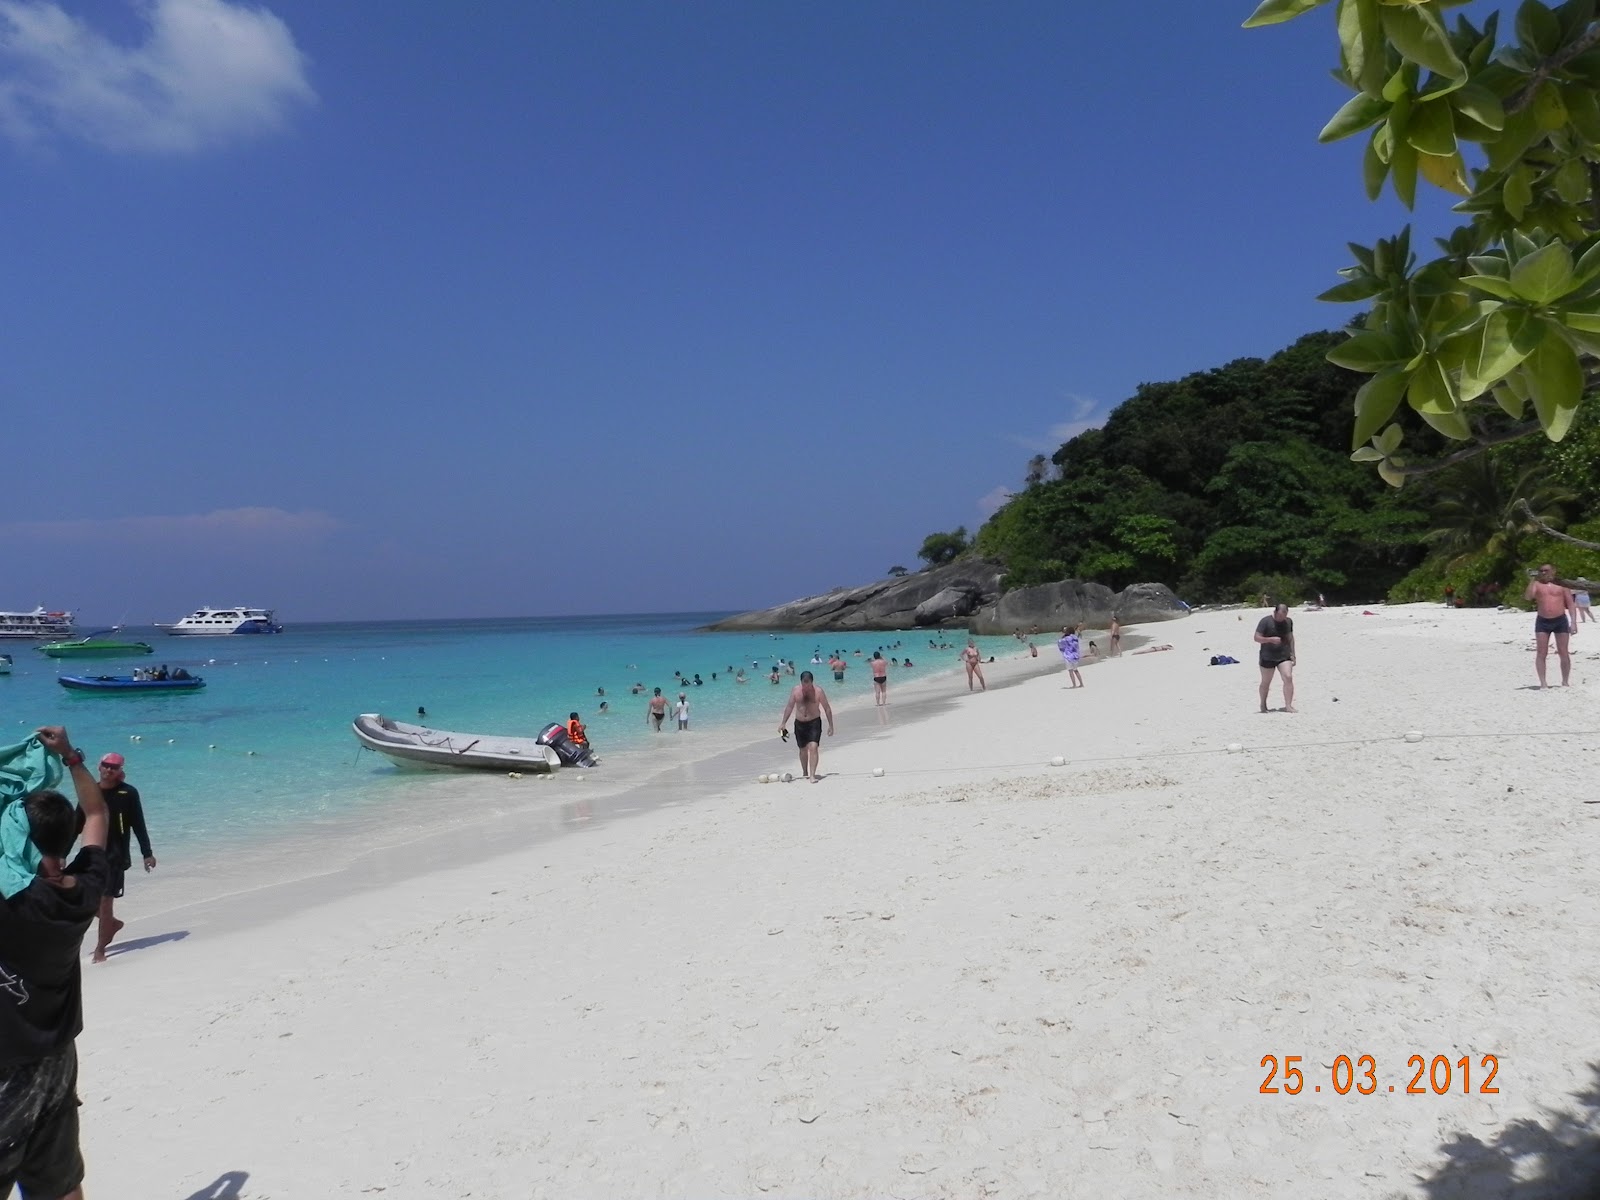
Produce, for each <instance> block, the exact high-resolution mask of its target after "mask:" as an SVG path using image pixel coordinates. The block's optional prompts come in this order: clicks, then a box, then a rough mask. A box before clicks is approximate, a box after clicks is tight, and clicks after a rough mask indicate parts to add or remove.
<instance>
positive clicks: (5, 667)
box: [0, 654, 11, 675]
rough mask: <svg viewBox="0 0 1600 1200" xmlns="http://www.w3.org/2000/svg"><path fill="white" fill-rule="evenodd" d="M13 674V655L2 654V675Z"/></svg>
mask: <svg viewBox="0 0 1600 1200" xmlns="http://www.w3.org/2000/svg"><path fill="white" fill-rule="evenodd" d="M9 674H11V655H9V654H0V675H9Z"/></svg>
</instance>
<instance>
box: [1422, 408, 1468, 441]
mask: <svg viewBox="0 0 1600 1200" xmlns="http://www.w3.org/2000/svg"><path fill="white" fill-rule="evenodd" d="M1417 415H1418V416H1419V417H1421V418H1422V419H1423V420H1424V421H1426V422H1427V423H1428V424H1429V425H1432V426H1433V427H1434V428H1435V429H1437V430H1438V431H1439V432H1440V433H1442V434H1444V436H1445V437H1447V438H1452V439H1454V440H1455V441H1458V442H1465V441H1467V440H1468V439H1470V438H1471V437H1472V426H1471V425H1469V424H1467V418H1466V415H1465V414H1463V413H1462V412H1461V411H1460V410H1459V409H1455V410H1452V411H1450V412H1430V411H1428V410H1427V409H1418V410H1417Z"/></svg>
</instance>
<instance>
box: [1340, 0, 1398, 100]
mask: <svg viewBox="0 0 1600 1200" xmlns="http://www.w3.org/2000/svg"><path fill="white" fill-rule="evenodd" d="M1337 20H1338V25H1339V49H1340V51H1341V52H1342V55H1343V59H1344V68H1345V70H1346V71H1347V72H1349V75H1350V81H1351V82H1352V83H1353V84H1354V85H1355V86H1356V87H1358V88H1360V89H1361V90H1362V91H1363V92H1366V93H1368V94H1369V95H1373V96H1376V95H1378V94H1379V93H1380V92H1381V91H1382V90H1383V80H1384V72H1385V70H1386V69H1387V61H1386V60H1387V58H1388V55H1387V49H1388V47H1387V45H1386V43H1385V42H1384V40H1383V23H1382V22H1381V21H1380V20H1379V19H1378V0H1339V12H1338V14H1337Z"/></svg>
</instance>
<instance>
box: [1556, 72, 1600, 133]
mask: <svg viewBox="0 0 1600 1200" xmlns="http://www.w3.org/2000/svg"><path fill="white" fill-rule="evenodd" d="M1561 99H1562V102H1563V103H1564V104H1565V105H1566V106H1567V120H1568V121H1570V122H1571V123H1572V128H1573V129H1574V130H1575V131H1576V132H1577V134H1578V136H1579V137H1581V138H1582V139H1583V140H1584V141H1585V142H1587V143H1588V144H1589V145H1591V146H1594V145H1600V97H1596V96H1595V94H1594V88H1593V87H1587V86H1584V85H1581V84H1576V83H1570V84H1565V85H1563V87H1562V88H1561Z"/></svg>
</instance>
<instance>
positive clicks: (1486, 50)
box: [1245, 0, 1600, 487]
mask: <svg viewBox="0 0 1600 1200" xmlns="http://www.w3.org/2000/svg"><path fill="white" fill-rule="evenodd" d="M1329 3H1332V4H1333V6H1334V17H1335V25H1336V27H1337V32H1338V39H1339V50H1340V55H1339V66H1338V68H1337V69H1336V70H1335V72H1334V74H1335V76H1336V77H1337V78H1338V79H1339V80H1340V82H1342V83H1343V84H1345V85H1346V86H1347V87H1348V88H1349V89H1350V90H1351V92H1352V93H1353V95H1352V97H1351V99H1350V100H1349V101H1348V102H1347V103H1346V104H1345V105H1344V106H1343V107H1342V108H1340V109H1339V111H1338V112H1336V113H1335V114H1333V116H1332V118H1331V119H1330V120H1329V121H1328V124H1327V126H1326V127H1325V128H1324V129H1323V130H1322V134H1321V140H1323V141H1325V142H1331V141H1337V140H1339V139H1341V138H1346V137H1351V136H1354V135H1356V134H1366V137H1367V142H1366V149H1365V154H1364V158H1363V172H1364V176H1365V182H1366V188H1367V193H1368V195H1369V196H1371V197H1373V198H1374V199H1375V198H1376V197H1377V196H1378V195H1379V194H1380V193H1381V192H1382V190H1383V188H1384V187H1385V186H1388V187H1392V188H1393V189H1394V192H1395V194H1396V195H1397V196H1398V197H1399V198H1400V200H1401V201H1402V203H1404V204H1405V205H1406V206H1407V207H1408V208H1410V207H1412V206H1413V205H1414V204H1415V203H1416V199H1417V184H1418V181H1419V180H1421V181H1423V182H1425V183H1428V184H1431V185H1433V186H1434V187H1436V188H1440V189H1442V190H1444V191H1445V192H1447V193H1450V194H1452V195H1454V196H1456V197H1459V202H1458V203H1457V204H1456V205H1455V211H1456V212H1458V213H1461V214H1462V215H1463V217H1464V223H1463V224H1462V225H1461V226H1459V227H1458V228H1457V229H1456V230H1455V231H1454V232H1453V233H1452V234H1451V235H1450V236H1449V237H1447V238H1442V239H1439V241H1438V247H1439V250H1440V252H1441V253H1440V255H1439V256H1438V257H1435V258H1432V259H1430V260H1428V261H1426V262H1420V263H1419V261H1418V258H1417V255H1416V254H1415V253H1414V252H1413V249H1412V246H1411V238H1410V231H1409V229H1407V230H1402V231H1401V232H1400V233H1399V234H1397V235H1396V236H1394V237H1392V238H1386V239H1381V240H1379V241H1378V242H1377V243H1376V245H1373V246H1358V245H1351V247H1350V250H1351V253H1352V255H1353V256H1354V258H1355V263H1354V264H1353V265H1352V266H1350V267H1347V268H1345V269H1344V270H1343V271H1341V272H1340V274H1341V275H1342V276H1343V277H1344V282H1343V283H1341V284H1339V285H1338V286H1336V287H1334V288H1332V289H1330V290H1329V291H1327V292H1325V293H1323V296H1322V299H1324V300H1330V301H1340V302H1361V303H1368V304H1370V305H1371V308H1370V309H1369V311H1368V312H1367V314H1366V315H1365V316H1364V317H1362V318H1360V319H1358V320H1357V321H1356V322H1355V323H1354V327H1353V328H1352V330H1351V332H1350V336H1349V337H1348V338H1347V339H1346V340H1345V341H1344V342H1343V343H1342V344H1341V345H1338V346H1336V347H1334V348H1333V350H1332V352H1331V354H1330V355H1329V357H1330V358H1331V359H1332V360H1333V361H1334V362H1336V363H1339V364H1341V365H1343V366H1345V367H1348V368H1350V369H1351V370H1354V371H1358V372H1361V373H1363V374H1364V375H1367V376H1369V378H1368V379H1367V380H1366V381H1365V383H1364V384H1363V385H1362V387H1361V389H1360V391H1359V392H1358V393H1357V395H1356V397H1355V404H1354V412H1355V425H1354V429H1353V431H1352V439H1351V445H1353V446H1354V448H1355V458H1356V459H1357V460H1358V461H1364V462H1373V463H1376V465H1377V469H1378V473H1379V474H1380V475H1381V476H1382V477H1383V479H1384V480H1385V481H1387V482H1388V483H1390V484H1392V485H1394V486H1396V487H1398V486H1400V485H1401V484H1402V483H1404V482H1405V481H1406V480H1407V479H1408V478H1410V477H1414V476H1417V475H1420V474H1426V473H1428V472H1431V471H1433V470H1436V469H1438V468H1439V467H1441V466H1445V465H1449V464H1451V463H1454V462H1458V461H1462V460H1463V459H1465V458H1467V457H1470V456H1473V455H1476V454H1479V453H1482V452H1483V451H1485V450H1487V449H1488V448H1489V447H1491V446H1495V445H1499V444H1504V443H1508V442H1512V441H1516V440H1518V439H1521V438H1524V437H1527V436H1528V435H1530V434H1532V433H1536V432H1540V431H1542V432H1543V433H1544V435H1545V437H1546V438H1548V439H1550V440H1551V441H1553V442H1560V441H1562V440H1563V439H1564V438H1566V437H1568V436H1569V434H1572V433H1573V432H1574V431H1575V430H1574V426H1575V419H1576V418H1577V417H1578V416H1579V414H1580V413H1583V412H1585V411H1590V412H1591V415H1592V410H1586V409H1585V407H1584V404H1583V399H1584V396H1585V395H1586V394H1587V393H1588V392H1589V390H1590V388H1591V386H1592V382H1593V380H1594V377H1595V373H1596V367H1597V356H1600V186H1597V181H1600V21H1597V20H1596V3H1595V0H1568V2H1567V3H1564V4H1561V5H1559V6H1555V7H1551V6H1548V5H1545V4H1542V3H1540V2H1539V0H1523V3H1521V4H1520V5H1519V6H1517V8H1516V10H1515V19H1514V21H1510V20H1508V21H1502V20H1501V17H1502V13H1501V12H1500V11H1498V10H1496V11H1491V12H1489V13H1488V15H1487V17H1486V19H1484V21H1483V24H1482V25H1481V26H1479V25H1475V24H1474V23H1473V22H1472V21H1471V20H1469V19H1468V18H1467V17H1466V16H1465V15H1461V14H1457V16H1456V20H1455V24H1454V26H1453V27H1452V26H1451V25H1449V24H1448V23H1447V20H1446V10H1448V9H1451V8H1456V7H1460V6H1461V5H1462V4H1463V3H1465V0H1262V3H1261V4H1260V5H1259V7H1258V8H1257V9H1256V11H1255V13H1254V14H1253V15H1252V16H1251V17H1250V19H1249V20H1248V21H1246V22H1245V24H1246V25H1247V26H1253V25H1268V24H1273V23H1276V22H1279V21H1286V20H1289V19H1291V18H1293V17H1297V16H1299V15H1301V14H1302V13H1306V12H1309V11H1311V10H1312V9H1315V8H1321V7H1324V6H1325V5H1327V4H1329ZM1475 11H1482V10H1481V8H1480V9H1476V10H1475ZM1507 11H1508V12H1509V9H1507ZM1507 25H1509V26H1510V28H1509V29H1503V28H1502V27H1503V26H1507ZM1502 33H1505V34H1506V35H1507V36H1506V37H1505V38H1504V40H1503V41H1502V38H1501V35H1502ZM1347 411H1348V410H1347ZM1590 426H1591V427H1592V421H1591V422H1590ZM1419 429H1420V430H1424V431H1429V432H1431V433H1433V434H1437V435H1439V436H1442V437H1443V438H1444V439H1447V440H1448V442H1453V443H1465V445H1464V446H1456V447H1452V448H1451V452H1450V453H1447V454H1443V455H1441V454H1439V453H1438V449H1439V447H1438V445H1437V440H1436V438H1432V437H1422V438H1418V437H1417V436H1416V433H1417V431H1418V430H1419ZM1579 432H1587V430H1583V431H1579ZM1591 461H1592V459H1591Z"/></svg>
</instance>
